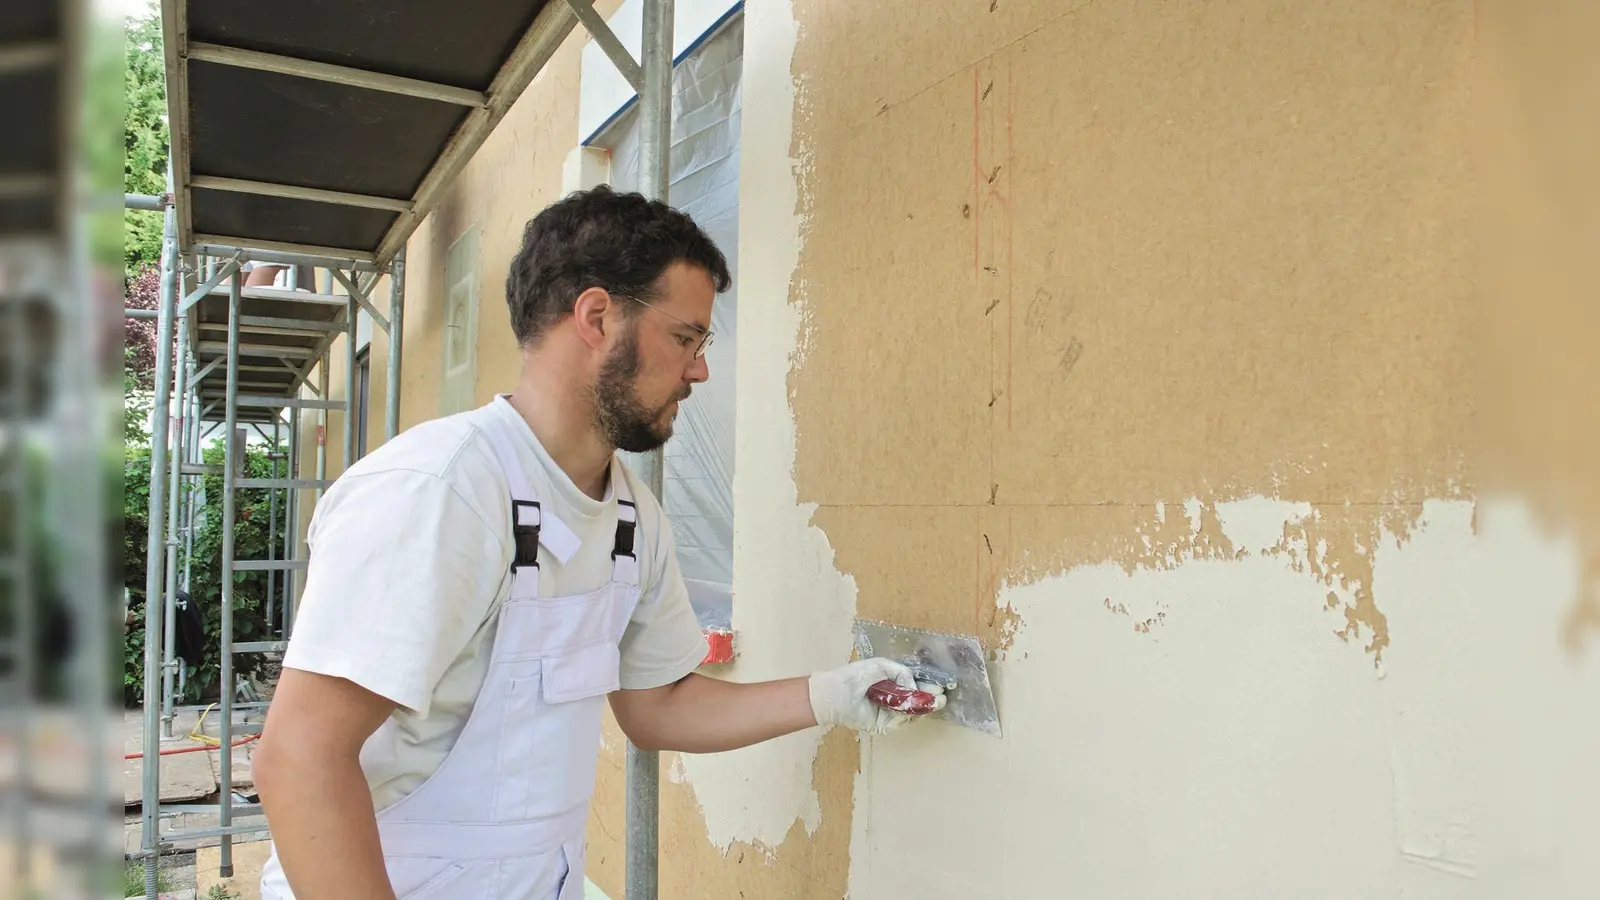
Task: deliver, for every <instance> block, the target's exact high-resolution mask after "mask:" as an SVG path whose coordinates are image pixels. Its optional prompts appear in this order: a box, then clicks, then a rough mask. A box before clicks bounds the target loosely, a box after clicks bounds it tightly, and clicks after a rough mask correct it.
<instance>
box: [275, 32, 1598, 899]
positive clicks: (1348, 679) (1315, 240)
mask: <svg viewBox="0 0 1600 900" xmlns="http://www.w3.org/2000/svg"><path fill="white" fill-rule="evenodd" d="M906 8H907V6H906V5H905V4H895V3H888V2H883V0H868V2H862V3H856V4H848V5H843V4H830V3H821V2H818V0H787V2H786V0H774V2H769V3H760V4H751V5H750V7H749V8H747V10H746V13H745V16H746V21H745V35H746V52H745V69H744V83H743V88H742V90H743V91H744V93H745V97H744V103H743V108H744V112H743V115H744V126H743V127H744V132H743V139H742V147H741V157H742V158H741V210H740V237H739V245H740V254H739V255H740V259H739V268H740V272H741V287H740V300H739V309H738V319H739V321H738V331H739V350H738V359H737V364H736V372H735V379H736V381H737V384H738V392H737V406H736V443H737V448H738V449H737V454H738V456H737V459H738V463H737V466H736V469H735V472H734V517H735V521H737V522H738V523H739V525H738V527H737V528H736V530H735V534H734V586H735V587H734V590H735V592H736V594H737V595H738V600H737V603H736V604H735V607H734V608H735V612H734V626H735V629H736V630H737V632H738V641H739V648H740V649H739V653H740V658H739V660H738V661H737V662H736V663H735V664H734V665H732V666H730V667H726V670H725V671H720V672H717V673H715V674H718V675H719V676H721V677H729V678H733V679H736V680H754V679H764V678H772V677H782V676H789V675H795V674H800V673H804V672H806V671H809V670H812V669H814V668H817V667H821V666H827V665H834V664H838V663H841V662H844V661H845V660H846V659H847V658H848V657H849V654H850V632H849V626H850V621H851V619H852V617H853V616H856V615H862V616H870V617H874V618H884V619H890V620H894V621H899V622H903V623H905V624H910V625H920V626H932V627H939V628H945V629H950V630H956V631H962V632H972V633H976V634H978V635H980V636H981V637H982V638H983V640H984V641H985V643H986V645H987V646H989V647H992V648H993V649H994V651H995V653H994V662H993V665H992V670H991V672H992V677H993V679H994V681H995V684H996V689H997V693H998V696H999V700H1000V708H1001V717H1002V722H1003V725H1004V729H1005V735H1004V737H1003V738H999V739H996V738H991V737H988V736H986V735H981V734H977V733H973V732H966V731H961V730H958V729H955V728H952V727H950V726H948V725H946V724H944V723H939V722H929V723H923V724H922V725H921V726H919V727H918V728H915V729H911V730H908V731H907V732H905V733H901V734H897V735H895V736H892V737H889V738H881V739H869V740H858V739H857V738H855V737H854V736H852V735H850V734H847V733H845V732H842V731H839V730H837V729H836V730H833V731H830V732H828V733H826V734H822V733H820V732H819V731H818V730H815V729H814V730H812V731H810V732H806V733H803V734H799V735H794V736H791V737H789V738H785V739H781V740H778V741H773V742H770V743H768V744H765V745H762V746H759V747H756V748H751V749H749V750H745V751H740V752H736V753H730V754H718V755H711V756H685V755H678V754H663V766H664V772H663V774H664V778H663V780H662V823H661V835H662V837H661V840H662V854H661V865H662V871H661V885H662V891H661V893H662V896H664V897H737V896H751V897H785V898H790V897H794V898H813V897H815V898H837V897H842V896H847V895H848V896H850V897H852V898H855V900H870V898H898V897H905V896H921V897H930V898H941V897H951V898H954V897H963V898H965V897H973V896H980V897H1001V896H1021V897H1035V896H1036V897H1058V896H1084V897H1119V898H1120V897H1127V898H1135V897H1158V896H1160V897H1169V896H1184V897H1200V896H1215V897H1242V896H1252V897H1253V896H1286V897H1329V898H1334V897H1341V898H1342V897H1401V896H1406V897H1413V896H1415V897H1430V898H1433V897H1439V898H1470V900H1480V898H1481V900H1489V898H1501V897H1507V896H1529V897H1533V896H1537V897H1541V898H1564V897H1574V898H1575V897H1579V896H1584V897H1587V896H1591V895H1592V894H1593V886H1594V884H1595V883H1596V876H1597V875H1600V863H1596V862H1592V861H1589V860H1591V859H1593V857H1591V856H1588V855H1586V854H1583V853H1581V852H1580V851H1581V850H1582V849H1583V846H1582V844H1583V841H1584V836H1585V835H1591V834H1593V833H1595V829H1596V826H1597V822H1596V810H1597V809H1600V779H1596V778H1595V777H1594V775H1593V763H1592V760H1593V759H1594V758H1595V755H1596V752H1597V751H1600V728H1596V726H1595V725H1594V724H1593V720H1592V717H1589V716H1584V715H1582V714H1575V712H1574V711H1579V710H1583V709H1587V708H1592V704H1593V702H1594V701H1595V700H1596V699H1597V698H1600V663H1597V662H1596V661H1595V658H1594V655H1595V654H1594V648H1593V646H1592V641H1593V631H1592V628H1589V626H1590V625H1591V624H1592V623H1593V622H1595V621H1600V613H1596V612H1595V610H1600V592H1597V590H1596V588H1597V586H1600V565H1597V561H1600V527H1597V525H1596V522H1597V521H1600V488H1597V486H1596V479H1595V478H1594V476H1593V473H1592V471H1590V470H1591V469H1592V459H1593V454H1594V449H1595V447H1596V443H1597V442H1596V441H1595V439H1594V438H1595V435H1596V432H1597V430H1600V411H1597V407H1600V405H1597V404H1594V403H1593V398H1594V397H1595V396H1596V389H1597V388H1600V363H1597V362H1596V361H1595V355H1594V354H1593V353H1590V352H1587V348H1588V347H1590V346H1592V340H1593V338H1594V337H1595V335H1596V332H1597V329H1596V328H1595V325H1596V324H1597V323H1596V321H1595V318H1594V317H1595V313H1594V311H1593V310H1594V306H1593V305H1592V303H1586V302H1585V301H1592V294H1593V289H1592V285H1593V284H1594V283H1595V276H1596V274H1600V273H1596V271H1595V267H1596V263H1595V261H1594V260H1595V258H1596V255H1595V254H1594V253H1593V252H1592V251H1593V247H1594V246H1596V241H1595V239H1596V238H1600V233H1597V232H1596V230H1595V227H1596V226H1595V223H1596V222H1597V221H1600V219H1596V218H1595V217H1594V216H1593V210H1594V209H1596V208H1600V204H1597V201H1600V192H1597V189H1596V184H1595V179H1594V177H1593V175H1592V174H1591V172H1590V170H1591V167H1590V166H1589V165H1588V162H1587V161H1591V160H1592V159H1593V158H1595V151H1596V150H1600V139H1597V129H1596V127H1595V121H1594V118H1593V116H1594V110H1595V109H1596V108H1600V106H1597V105H1596V104H1595V102H1594V101H1595V100H1596V99H1597V98H1596V97H1595V95H1594V92H1593V86H1594V85H1595V84H1600V77H1596V76H1597V75H1600V73H1597V71H1596V68H1595V66H1596V60H1595V57H1594V55H1593V54H1592V53H1588V52H1586V49H1585V48H1587V47H1588V46H1592V41H1593V39H1594V38H1595V37H1596V36H1600V28H1597V25H1596V22H1595V17H1594V14H1593V13H1591V12H1589V11H1588V10H1587V9H1586V8H1585V6H1584V4H1583V3H1581V2H1580V0H1567V2H1564V3H1551V4H1547V5H1545V6H1544V7H1543V8H1542V9H1541V11H1540V12H1539V13H1538V14H1537V15H1534V14H1529V13H1526V11H1525V10H1526V7H1513V6H1508V5H1505V4H1501V3H1496V2H1485V3H1481V4H1479V3H1473V2H1469V0H1450V2H1420V0H1411V2H1402V3H1393V2H1383V0H1353V2H1345V3H1333V2H1321V0H1318V2H1308V3H1301V4H1275V3H1270V2H1267V0H1239V2H1236V3H1231V4H1209V5H1202V4H1172V3H1160V2H1154V0H1129V2H1124V3H1114V4H1113V3H1103V2H1101V3H1092V2H1087V0H1075V2H1056V0H972V2H963V3H959V4H942V5H940V6H939V7H938V9H937V10H936V11H932V12H923V13H922V14H920V15H918V16H916V17H914V18H908V17H907V16H906V13H905V9H906ZM919 8H920V7H919ZM603 11H607V10H603ZM1585 37H1587V38H1588V41H1587V42H1586V41H1585V40H1584V38H1585ZM583 42H584V38H583V35H582V34H581V33H580V34H578V35H575V36H574V38H573V39H572V40H571V41H569V43H568V45H567V46H566V47H565V48H563V50H562V52H561V54H560V55H558V56H557V58H556V60H555V61H554V62H553V63H552V66H551V67H550V68H549V69H548V70H547V71H546V73H545V74H544V75H542V76H541V77H540V79H539V80H538V81H536V82H535V85H534V87H533V88H532V89H530V92H529V94H528V95H527V96H525V97H524V98H523V99H522V100H521V101H519V103H518V104H517V106H516V107H515V108H514V109H513V112H512V116H511V117H510V118H508V120H507V122H506V123H505V124H504V125H502V126H501V128H500V129H499V130H498V131H497V132H496V134H495V135H494V137H493V138H492V139H491V141H490V143H489V144H488V145H486V147H485V149H484V150H483V151H482V152H481V153H480V154H479V156H478V158H476V159H475V160H474V161H473V163H472V164H471V166H469V168H468V170H467V172H466V173H465V175H464V176H463V178H462V180H461V182H460V183H459V185H458V186H457V188H456V189H455V191H454V192H453V193H452V195H451V198H450V200H449V201H448V202H447V203H446V204H445V205H444V206H443V207H442V208H441V209H440V210H439V211H437V212H436V213H435V214H434V215H433V216H432V217H430V218H429V219H428V221H427V222H426V223H425V225H424V227H423V229H422V230H421V231H420V232H419V233H418V235H417V236H416V237H415V238H414V239H413V240H412V242H411V245H410V248H409V251H408V252H409V254H410V259H411V267H410V281H409V283H408V307H407V321H406V325H407V333H406V341H407V344H406V346H407V350H406V354H407V356H406V368H405V384H404V391H403V402H402V424H404V425H410V424H414V423H415V422H418V421H422V420H423V419H426V418H431V417H432V416H433V415H435V414H436V409H437V405H438V397H437V394H436V389H435V387H434V385H433V384H432V380H433V379H434V376H435V374H436V372H437V370H438V360H439V357H438V347H439V341H440V336H439V329H440V324H439V318H440V310H441V301H442V297H441V295H442V291H440V290H439V283H440V279H441V278H442V275H443V257H444V251H445V249H446V248H447V247H448V245H449V242H450V241H451V240H453V238H454V236H456V235H458V234H460V232H461V231H462V230H464V229H465V228H466V227H467V226H468V225H469V224H471V223H473V222H478V223H481V225H482V228H483V235H484V237H483V245H482V252H481V255H482V262H483V276H482V283H483V294H482V297H481V303H480V329H479V334H480V338H479V342H480V343H479V354H480V356H479V368H478V373H479V399H480V400H487V399H488V397H489V396H490V394H491V393H492V392H493V391H495V390H500V389H503V388H504V386H505V385H506V384H508V383H509V381H510V378H511V377H512V376H513V375H514V372H515V365H516V358H515V350H514V348H513V347H511V346H510V339H509V335H508V333H507V328H506V326H505V319H504V311H503V310H504V307H503V305H502V304H503V301H502V298H501V296H500V291H501V280H502V278H503V272H504V267H505V263H506V261H507V260H508V259H509V257H510V255H511V253H512V252H513V250H514V247H515V240H516V236H517V235H518V234H519V233H520V228H521V224H522V222H523V221H524V220H525V219H526V218H527V217H528V216H529V215H531V214H532V213H533V212H534V211H536V210H537V209H538V208H539V207H540V206H542V205H543V204H544V203H545V202H548V201H549V200H550V199H553V198H554V196H555V195H556V193H557V191H558V189H559V184H560V168H561V161H562V159H563V157H564V156H565V155H566V154H567V152H568V151H569V150H570V149H571V147H573V146H574V145H575V144H576V143H577V140H578V137H579V134H578V126H577V123H578V113H577V104H578V100H577V98H578V93H579V91H578V84H577V79H578V73H579V51H578V49H577V48H579V47H581V46H582V44H583ZM891 47H898V49H894V50H891V49H889V48H891ZM1483 187H1488V188H1489V190H1482V188H1483ZM1511 225H1514V226H1515V227H1507V226H1511ZM1484 251H1490V252H1484ZM378 296H379V297H383V296H386V295H385V294H384V293H383V292H382V291H381V290H380V292H379V295H378ZM385 351H386V347H385V346H384V344H383V342H382V341H381V340H380V341H379V342H378V345H377V346H375V347H374V350H373V363H372V365H373V388H372V389H373V396H374V397H381V396H382V395H383V390H384V388H383V373H384V372H385V362H384V359H385V358H384V355H383V354H384V353H385ZM336 357H337V351H336ZM342 378H343V376H342V373H341V370H340V369H339V368H338V367H337V366H335V367H334V378H333V383H334V385H335V389H336V390H335V393H336V394H337V393H338V391H339V390H340V389H341V387H342ZM374 423H375V425H376V427H377V428H380V429H381V427H382V424H381V423H382V417H381V416H375V417H374ZM379 437H381V432H379ZM377 443H378V441H377V440H376V439H374V440H373V441H372V445H373V446H376V444H377ZM328 446H329V448H330V450H331V451H332V452H330V454H329V457H330V467H329V470H330V472H331V473H336V472H337V468H336V464H335V462H336V460H337V457H338V453H337V448H338V447H339V446H340V445H339V443H338V438H337V434H336V433H333V434H330V438H329V445H328ZM308 449H309V447H308ZM303 470H304V471H309V470H308V469H303ZM1535 476H1537V477H1535ZM622 746H623V743H622V740H621V736H620V734H619V733H618V732H617V730H616V728H615V725H614V723H612V722H611V721H609V720H608V721H607V726H606V734H605V748H604V751H603V754H602V763H603V764H602V766H601V767H600V775H599V793H598V795H597V798H596V803H595V806H594V810H593V814H592V815H591V820H590V826H589V846H590V860H589V864H590V876H591V878H592V879H593V880H594V881H595V882H596V883H597V884H599V885H600V887H601V888H603V889H604V890H605V891H606V892H607V893H609V894H610V895H611V896H613V897H621V896H622V893H623V892H622V876H623V871H622V849H623V848H622V838H623V834H624V829H623V821H624V820H623V817H624V805H623V802H622V786H623V775H622V768H621V763H622Z"/></svg>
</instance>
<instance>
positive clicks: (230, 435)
mask: <svg viewBox="0 0 1600 900" xmlns="http://www.w3.org/2000/svg"><path fill="white" fill-rule="evenodd" d="M243 282H244V273H242V272H240V271H239V270H238V269H235V270H234V272H233V277H232V278H231V279H229V285H228V362H227V366H228V387H227V394H226V395H225V398H224V400H223V407H222V408H223V417H224V421H225V423H226V424H225V425H224V426H223V432H222V446H223V455H222V566H221V573H222V616H221V618H222V647H221V654H220V661H221V669H222V673H221V682H222V684H221V687H220V691H221V694H222V696H221V697H220V698H219V699H220V701H221V702H220V703H219V704H218V705H219V706H220V707H221V711H220V713H219V715H220V719H221V724H222V737H221V741H222V743H221V749H220V751H219V752H218V753H217V783H218V790H219V792H220V793H221V795H222V797H221V799H220V800H219V801H218V808H217V815H218V824H219V825H220V827H221V828H222V834H221V835H220V836H219V837H218V841H219V845H218V851H219V855H220V863H219V865H218V872H219V874H220V875H221V876H222V877H223V878H232V877H233V836H232V835H231V834H229V833H228V829H229V827H230V826H231V825H232V824H233V692H234V686H233V652H234V648H233V596H234V584H233V582H234V579H233V556H234V546H233V544H234V534H233V526H234V513H235V510H234V506H235V503H236V502H237V497H236V494H237V492H238V487H237V485H236V484H235V482H236V481H237V480H238V472H237V467H238V466H239V465H240V464H242V463H243V460H242V459H240V455H241V452H242V451H243V450H244V447H242V446H239V444H240V442H239V441H236V440H235V439H234V431H235V429H236V428H237V427H238V424H239V304H240V299H241V297H240V295H241V293H242V291H243V288H242V284H243Z"/></svg>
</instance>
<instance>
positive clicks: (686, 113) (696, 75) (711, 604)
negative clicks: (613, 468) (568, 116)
mask: <svg viewBox="0 0 1600 900" xmlns="http://www.w3.org/2000/svg"><path fill="white" fill-rule="evenodd" d="M743 51H744V18H743V16H742V15H735V16H733V17H731V18H730V20H729V21H728V22H727V24H725V25H724V26H723V27H722V28H721V29H719V30H718V31H717V32H716V33H714V34H712V35H710V36H708V37H707V39H706V40H705V41H704V42H703V43H702V44H701V45H700V46H699V47H698V48H696V50H695V51H694V52H693V53H692V54H690V55H689V56H688V57H687V58H685V59H684V60H683V61H682V62H680V63H679V64H678V65H677V67H676V69H675V70H674V72H673V86H672V87H673V105H672V161H671V173H670V175H669V181H670V188H669V190H670V193H669V199H670V202H671V203H672V205H673V206H675V207H677V208H678V209H681V210H683V211H684V212H686V213H688V214H689V215H691V216H693V217H694V220H695V222H696V223H698V224H699V225H700V227H701V228H703V229H705V231H706V232H707V233H708V234H710V235H711V238H712V239H713V240H714V241H716V243H717V246H718V247H719V248H721V250H722V252H723V255H725V256H726V257H727V258H728V268H729V270H730V271H732V272H733V276H734V287H733V288H732V289H731V290H729V291H728V292H727V293H725V294H723V295H721V296H719V297H718V298H717V302H716V304H715V306H714V307H713V308H712V314H711V330H712V332H713V333H714V335H715V338H714V339H713V341H712V343H711V347H710V348H709V349H707V351H706V362H707V364H708V365H709V366H710V369H711V378H710V379H709V380H708V381H706V382H705V383H704V384H700V385H696V386H695V389H694V393H693V395H692V396H691V397H690V398H689V399H688V400H687V401H686V402H685V403H684V404H683V405H682V407H680V409H679V412H678V420H677V424H676V430H675V432H674V436H673V438H672V440H671V441H669V442H668V443H667V446H666V447H665V448H664V459H663V472H662V492H663V494H664V495H665V496H663V497H662V503H663V504H664V505H665V507H666V509H667V513H668V515H669V516H670V517H671V520H672V525H673V534H674V537H675V539H676V541H677V545H678V561H679V564H680V565H681V566H682V568H683V577H684V579H685V581H687V582H688V584H689V595H690V600H691V601H692V602H693V603H694V606H695V610H696V611H697V612H698V613H699V615H700V624H701V625H702V626H704V627H705V628H707V629H710V630H727V629H729V628H730V627H731V625H732V585H733V464H734V440H733V416H734V382H733V372H734V359H735V355H734V350H735V347H736V345H737V336H738V335H737V330H736V327H735V325H736V322H737V321H738V316H737V310H738V278H739V273H738V238H739V122H740V93H741V92H740V74H741V71H742V69H743ZM590 143H591V144H592V145H593V146H598V147H605V148H607V149H609V150H610V151H611V154H612V156H611V182H610V183H611V185H612V186H613V187H615V188H616V189H618V190H637V189H638V185H639V179H638V173H639V109H638V105H637V103H635V104H634V105H633V106H632V108H630V109H629V110H627V111H626V112H624V113H623V114H622V115H621V116H618V117H617V120H616V121H615V122H614V123H613V124H612V125H611V127H609V128H607V129H605V130H604V131H602V132H601V133H600V134H599V135H597V136H596V137H595V139H594V140H593V141H591V142H590ZM623 456H624V458H625V460H626V461H627V462H628V463H629V464H630V465H633V464H636V463H637V461H638V460H637V459H636V458H634V457H633V455H632V454H623Z"/></svg>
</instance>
